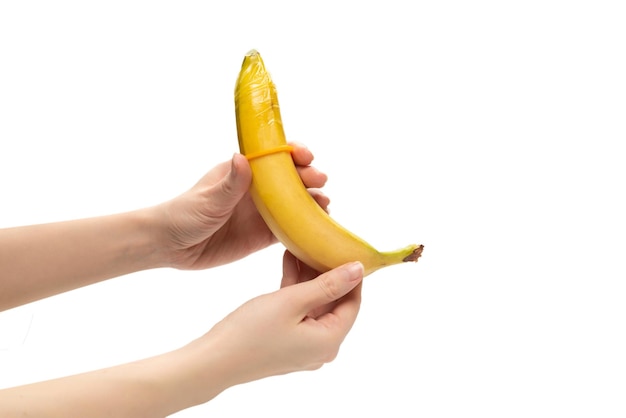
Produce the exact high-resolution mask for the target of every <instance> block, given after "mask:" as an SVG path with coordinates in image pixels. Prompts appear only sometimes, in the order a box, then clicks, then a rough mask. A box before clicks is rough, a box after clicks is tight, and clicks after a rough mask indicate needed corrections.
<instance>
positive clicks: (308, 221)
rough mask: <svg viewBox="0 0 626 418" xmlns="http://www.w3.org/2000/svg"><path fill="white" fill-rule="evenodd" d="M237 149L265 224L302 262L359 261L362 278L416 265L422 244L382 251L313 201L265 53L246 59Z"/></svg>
mask: <svg viewBox="0 0 626 418" xmlns="http://www.w3.org/2000/svg"><path fill="white" fill-rule="evenodd" d="M235 115H236V121H237V136H238V140H239V151H240V152H241V153H242V154H243V155H245V156H246V157H247V158H248V160H249V163H250V167H251V169H252V184H251V186H250V194H251V196H252V199H253V201H254V204H255V206H256V207H257V209H258V211H259V213H260V214H261V216H262V217H263V220H264V221H265V223H266V224H267V226H268V227H269V229H270V230H271V231H272V232H273V233H274V235H275V236H276V237H277V238H278V240H279V241H280V242H282V243H283V245H284V246H285V247H286V248H287V249H288V250H289V251H290V252H291V253H292V254H293V255H295V256H296V257H297V258H298V259H300V260H302V261H303V262H304V263H306V264H308V265H309V266H311V267H313V268H314V269H316V270H317V271H319V272H325V271H328V270H330V269H332V268H335V267H338V266H340V265H342V264H344V263H347V262H349V261H360V262H361V263H363V266H364V268H365V271H364V274H365V275H368V274H371V273H373V272H374V271H376V270H378V269H380V268H382V267H385V266H391V265H394V264H399V263H402V262H407V261H417V260H418V258H419V257H420V256H421V254H422V250H423V248H424V247H423V245H416V244H412V245H408V246H406V247H404V248H401V249H398V250H396V251H387V252H380V251H378V250H376V249H375V248H374V247H372V246H371V245H370V244H368V243H367V242H366V241H364V240H363V239H361V238H360V237H358V236H356V235H355V234H353V233H352V232H350V231H348V230H347V229H346V228H344V227H342V226H341V225H340V224H339V223H337V222H336V221H335V220H334V219H332V218H331V217H330V216H329V215H328V214H327V213H326V212H325V211H324V210H323V209H322V208H321V207H320V206H319V205H318V204H317V202H316V201H315V200H314V199H313V197H311V195H310V194H309V192H308V191H307V189H306V187H305V186H304V184H303V183H302V180H301V179H300V176H299V174H298V172H297V170H296V167H295V165H294V162H293V160H292V158H291V154H290V149H291V147H290V146H289V145H288V144H287V141H286V139H285V134H284V131H283V123H282V119H281V116H280V108H279V105H278V97H277V94H276V87H275V85H274V83H273V82H272V79H271V77H270V75H269V73H268V72H267V71H266V69H265V64H264V63H263V59H262V58H261V55H260V54H259V53H258V52H257V51H255V50H252V51H250V52H248V53H247V54H246V56H245V58H244V60H243V64H242V66H241V72H240V73H239V77H238V79H237V84H236V87H235Z"/></svg>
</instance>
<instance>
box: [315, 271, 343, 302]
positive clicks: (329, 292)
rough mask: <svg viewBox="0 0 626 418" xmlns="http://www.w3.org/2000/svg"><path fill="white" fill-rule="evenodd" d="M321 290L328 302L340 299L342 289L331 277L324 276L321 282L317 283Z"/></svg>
mask: <svg viewBox="0 0 626 418" xmlns="http://www.w3.org/2000/svg"><path fill="white" fill-rule="evenodd" d="M317 283H318V285H319V287H320V289H321V290H322V292H324V294H325V295H326V297H327V298H328V300H331V301H333V300H336V299H339V296H340V293H341V289H340V287H339V285H338V284H337V282H336V281H335V280H332V278H331V276H330V275H324V276H322V277H320V280H318V281H317Z"/></svg>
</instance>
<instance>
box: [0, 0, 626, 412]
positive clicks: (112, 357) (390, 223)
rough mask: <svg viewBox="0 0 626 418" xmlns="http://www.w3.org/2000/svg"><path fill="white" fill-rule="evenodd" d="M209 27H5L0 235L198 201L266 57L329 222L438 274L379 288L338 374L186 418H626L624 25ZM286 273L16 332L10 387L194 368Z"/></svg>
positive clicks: (434, 6)
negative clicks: (198, 342)
mask: <svg viewBox="0 0 626 418" xmlns="http://www.w3.org/2000/svg"><path fill="white" fill-rule="evenodd" d="M217 3H218V2H213V3H211V2H201V1H195V2H194V1H180V2H173V1H172V2H164V1H150V2H148V1H144V2H141V1H108V2H80V1H74V2H71V1H56V2H17V1H6V2H2V3H0V190H1V192H0V193H1V194H0V227H10V226H17V225H24V224H34V223H41V222H51V221H60V220H66V219H73V218H80V217H88V216H96V215H103V214H108V213H115V212H119V211H126V210H132V209H136V208H140V207H143V206H148V205H152V204H156V203H159V202H161V201H164V200H166V199H169V198H171V197H174V196H176V195H177V194H179V193H181V192H183V191H184V190H186V189H187V188H188V187H190V186H191V185H192V184H193V183H195V181H196V180H198V179H199V178H200V176H201V175H202V174H204V173H205V172H206V171H207V170H209V169H210V168H211V167H213V166H214V165H215V164H217V163H218V162H221V161H223V160H227V159H229V158H230V157H231V155H232V153H233V152H235V151H237V139H236V131H235V121H234V108H233V87H234V83H235V78H236V76H237V73H238V71H239V67H240V64H241V60H242V58H243V55H244V54H245V53H246V52H247V51H248V50H249V49H251V48H256V49H258V50H259V51H260V52H261V54H262V55H263V57H264V60H265V63H266V65H267V66H268V69H269V70H270V72H271V73H272V75H273V78H274V81H275V82H276V84H277V87H278V92H279V98H280V101H281V107H282V113H283V119H284V124H285V129H286V133H287V136H288V137H289V139H291V140H297V141H300V142H303V143H305V144H307V145H308V146H309V147H310V148H311V149H312V150H313V151H314V153H315V154H316V160H315V165H316V166H317V167H318V168H319V169H321V170H323V171H325V172H326V173H327V174H328V175H329V181H328V184H327V187H326V193H327V194H328V195H329V196H330V197H331V199H332V203H331V207H330V208H331V213H332V215H333V216H334V217H335V218H336V219H337V220H338V221H340V222H341V223H343V224H344V225H345V226H346V227H348V228H349V229H351V230H353V231H354V232H356V233H357V234H359V235H361V236H362V237H363V238H365V239H367V240H368V241H370V242H371V243H372V244H373V245H374V246H376V247H378V248H379V249H394V248H395V247H400V246H404V245H406V244H408V243H411V242H418V243H423V244H424V245H425V251H424V254H423V257H422V259H421V260H420V261H419V263H417V264H415V265H402V266H397V267H391V268H389V269H386V270H382V271H379V272H377V273H375V274H374V275H372V276H370V277H368V278H367V280H366V283H365V285H364V289H363V292H364V294H363V305H362V309H361V314H360V316H359V318H358V320H357V323H356V325H355V327H354V328H353V330H352V332H351V334H350V335H349V336H348V338H347V340H346V341H345V343H344V345H343V346H342V349H341V351H340V354H339V356H338V358H337V359H336V360H335V362H333V363H331V364H329V365H327V366H325V367H324V368H322V369H321V370H319V371H316V372H306V373H296V374H292V375H288V376H281V377H276V378H270V379H266V380H262V381H258V382H254V383H251V384H248V385H244V386H239V387H235V388H232V389H229V390H228V391H226V392H224V393H223V394H221V395H220V396H219V397H218V398H216V399H214V400H213V401H211V402H209V403H208V404H206V405H202V406H199V407H196V408H192V409H189V410H186V411H184V412H181V413H179V414H177V416H180V417H199V416H216V417H217V416H219V417H241V416H245V415H244V414H249V413H257V414H260V415H261V416H266V415H267V416H269V415H272V416H275V417H290V416H299V417H318V416H331V417H340V416H364V414H367V416H386V417H429V418H430V417H433V418H434V417H464V416H480V417H528V416H533V417H557V416H559V417H561V416H563V417H564V416H568V417H571V416H577V417H591V416H594V417H598V416H602V417H617V416H621V417H623V416H624V415H626V400H625V399H626V398H624V394H625V393H626V355H625V354H624V353H626V336H625V334H626V284H625V280H626V268H625V267H624V253H625V250H626V245H625V243H624V236H625V233H626V221H625V220H624V217H625V215H624V213H626V204H625V203H624V179H625V178H626V169H625V168H624V166H625V164H624V159H625V158H624V157H625V156H626V153H625V152H624V151H623V143H624V142H625V139H626V121H625V120H626V118H625V117H626V82H625V80H626V77H625V74H626V58H625V56H626V29H625V27H626V26H625V25H624V22H625V21H626V14H625V13H624V11H623V10H621V9H620V8H619V7H618V6H619V4H620V3H621V2H619V1H614V2H610V1H524V2H499V1H474V2H465V1H438V2H408V1H407V2H400V1H389V0H388V1H384V2H383V1H379V2H366V1H364V2H345V1H344V2H340V1H332V2H331V1H317V2H315V3H310V4H307V3H304V2H291V3H288V2H286V1H285V2H283V3H281V2H277V1H267V0H266V1H258V2H242V1H239V2H237V1H232V2H228V4H229V6H216V5H211V4H217ZM222 3H226V2H222ZM0 251H1V249H0ZM281 254H282V248H281V247H280V246H278V245H277V246H274V247H272V248H270V249H267V250H265V251H262V252H260V253H257V254H255V255H253V256H251V257H249V258H246V259H244V260H242V261H240V262H238V263H234V264H231V265H228V266H224V267H220V268H216V269H213V270H208V271H201V272H185V271H176V270H167V269H166V270H158V271H147V272H141V273H137V274H132V275H129V276H126V277H123V278H119V279H116V280H111V281H109V282H105V283H101V284H98V285H94V286H91V287H88V288H84V289H79V290H76V291H72V292H69V293H66V294H63V295H59V296H55V297H52V298H48V299H46V300H43V301H40V302H36V303H33V304H30V305H26V306H24V307H21V308H18V309H14V310H11V311H8V312H5V313H2V314H0V387H8V386H13V385H17V384H22V383H27V382H33V381H39V380H43V379H48V378H53V377H58V376H64V375H67V374H73V373H78V372H81V371H87V370H92V369H95V368H100V367H106V366H111V365H115V364H119V363H122V362H126V361H131V360H135V359H139V358H143V357H147V356H150V355H153V354H158V353H161V352H164V351H167V350H170V349H174V348H177V347H179V346H181V345H183V344H185V343H186V342H188V341H190V340H192V339H194V338H196V337H197V336H199V335H201V334H202V333H204V332H206V331H207V330H208V329H210V327H211V326H212V325H213V324H214V323H215V322H217V321H218V320H219V319H221V318H222V317H223V316H224V315H226V314H227V313H228V312H230V311H231V310H233V309H235V308H236V307H237V306H238V305H240V304H241V303H243V302H244V301H245V300H247V299H249V298H251V297H253V296H256V295H258V294H260V293H264V292H268V291H272V290H274V289H275V288H276V287H277V285H278V283H279V279H280V274H281V273H280V266H281ZM1 274H2V273H1V271H0V275H1Z"/></svg>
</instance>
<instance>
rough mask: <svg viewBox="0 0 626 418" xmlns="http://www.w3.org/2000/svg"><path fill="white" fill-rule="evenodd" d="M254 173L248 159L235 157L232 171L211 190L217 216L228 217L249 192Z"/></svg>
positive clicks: (240, 156) (232, 161)
mask: <svg viewBox="0 0 626 418" xmlns="http://www.w3.org/2000/svg"><path fill="white" fill-rule="evenodd" d="M251 181H252V172H251V171H250V166H249V165H248V161H247V160H246V157H244V156H243V155H241V154H235V155H233V158H232V160H231V163H230V171H229V172H228V174H226V175H225V176H224V177H223V178H222V179H221V180H220V181H219V182H218V183H216V184H215V185H214V186H213V187H211V190H210V199H211V203H212V206H213V208H214V209H215V212H216V215H218V216H221V215H227V214H230V212H231V211H232V210H233V209H234V207H235V206H236V205H237V203H239V201H240V200H241V198H242V197H243V195H244V194H245V193H246V192H247V191H248V189H249V187H250V182H251Z"/></svg>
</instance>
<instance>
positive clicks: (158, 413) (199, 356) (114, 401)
mask: <svg viewBox="0 0 626 418" xmlns="http://www.w3.org/2000/svg"><path fill="white" fill-rule="evenodd" d="M219 363H220V361H219V360H218V359H217V357H215V358H212V356H211V355H210V354H209V355H207V354H206V353H204V352H201V351H200V350H199V349H198V347H194V346H187V347H184V348H182V349H179V350H176V351H172V352H170V353H167V354H163V355H159V356H156V357H152V358H148V359H145V360H140V361H137V362H133V363H128V364H124V365H120V366H115V367H111V368H108V369H102V370H97V371H93V372H89V373H83V374H79V375H75V376H69V377H64V378H60V379H55V380H49V381H45V382H39V383H34V384H30V385H25V386H19V387H15V388H10V389H5V390H0V418H4V417H15V416H36V417H69V416H77V417H93V418H97V417H110V416H114V417H120V418H122V417H133V418H137V417H165V416H168V415H171V414H173V413H175V412H177V411H180V410H183V409H186V408H189V407H191V406H194V405H198V404H201V403H204V402H207V401H209V400H210V399H212V398H213V397H215V396H217V395H218V394H219V393H220V392H221V391H223V390H224V389H225V388H226V386H224V384H223V380H226V379H222V376H221V375H220V372H219V370H220V366H219ZM213 366H216V367H213Z"/></svg>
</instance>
